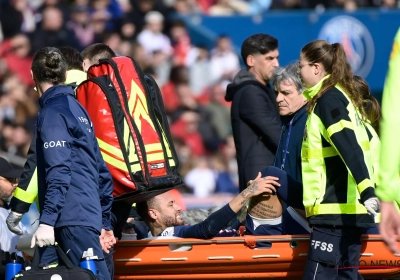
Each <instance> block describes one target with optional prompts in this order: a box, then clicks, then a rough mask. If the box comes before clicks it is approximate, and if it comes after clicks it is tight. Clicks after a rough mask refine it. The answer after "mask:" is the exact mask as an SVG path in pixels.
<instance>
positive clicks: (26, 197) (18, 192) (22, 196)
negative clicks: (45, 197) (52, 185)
mask: <svg viewBox="0 0 400 280" xmlns="http://www.w3.org/2000/svg"><path fill="white" fill-rule="evenodd" d="M32 178H33V177H32ZM36 196H37V188H36V193H30V192H28V191H25V190H23V189H20V188H19V187H17V188H16V189H15V191H14V197H15V198H18V199H19V200H21V201H23V202H25V203H29V204H32V203H33V202H34V201H35V198H36Z"/></svg>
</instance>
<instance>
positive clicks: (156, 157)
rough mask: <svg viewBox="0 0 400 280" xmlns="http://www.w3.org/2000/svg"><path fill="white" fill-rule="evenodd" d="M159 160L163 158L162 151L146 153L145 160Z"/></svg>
mask: <svg viewBox="0 0 400 280" xmlns="http://www.w3.org/2000/svg"><path fill="white" fill-rule="evenodd" d="M160 160H164V153H162V152H161V153H154V154H148V155H147V161H148V162H151V161H160Z"/></svg>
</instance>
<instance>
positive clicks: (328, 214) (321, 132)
mask: <svg viewBox="0 0 400 280" xmlns="http://www.w3.org/2000/svg"><path fill="white" fill-rule="evenodd" d="M298 67H299V73H300V76H301V78H302V80H303V84H304V86H305V87H306V88H307V89H306V90H305V91H304V92H303V94H304V96H305V97H306V98H307V99H308V100H309V103H308V105H307V111H308V114H309V116H308V119H307V122H306V129H305V131H304V136H303V144H302V151H301V158H302V178H303V204H304V207H305V211H306V216H307V218H308V220H309V223H310V226H312V228H313V232H312V233H311V237H310V247H309V250H308V259H307V264H306V267H305V271H304V274H303V279H362V277H361V275H360V274H359V273H358V269H357V268H352V267H347V268H346V267H342V266H341V265H340V264H341V263H342V264H350V265H349V266H353V267H354V266H357V265H358V263H359V258H360V249H361V234H362V229H363V228H370V227H374V226H375V223H374V215H375V214H376V211H378V210H379V200H378V198H377V197H376V196H375V192H374V183H373V177H372V176H373V167H372V158H371V155H370V149H369V139H368V134H367V130H366V127H365V124H364V121H366V119H367V117H366V116H365V113H364V110H363V107H362V98H361V96H360V95H359V94H358V92H357V90H356V89H355V85H354V81H353V72H352V70H351V66H350V64H349V63H348V61H347V59H346V54H345V52H344V50H343V47H342V45H341V44H339V43H335V44H330V43H328V42H327V41H324V40H316V41H313V42H311V43H309V44H307V45H306V46H304V47H303V49H302V50H301V54H300V61H299V65H298Z"/></svg>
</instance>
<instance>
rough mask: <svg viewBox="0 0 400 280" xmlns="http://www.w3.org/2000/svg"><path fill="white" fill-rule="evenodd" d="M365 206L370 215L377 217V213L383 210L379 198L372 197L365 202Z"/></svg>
mask: <svg viewBox="0 0 400 280" xmlns="http://www.w3.org/2000/svg"><path fill="white" fill-rule="evenodd" d="M364 206H365V208H367V211H368V213H370V214H372V215H374V216H376V215H377V213H376V212H379V209H380V208H381V202H380V201H379V198H377V197H371V198H368V199H367V200H366V201H365V202H364Z"/></svg>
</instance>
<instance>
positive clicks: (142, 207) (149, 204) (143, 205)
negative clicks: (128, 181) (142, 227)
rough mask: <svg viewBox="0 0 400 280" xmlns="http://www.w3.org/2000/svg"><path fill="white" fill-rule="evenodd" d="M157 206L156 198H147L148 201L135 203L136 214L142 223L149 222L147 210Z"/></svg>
mask: <svg viewBox="0 0 400 280" xmlns="http://www.w3.org/2000/svg"><path fill="white" fill-rule="evenodd" d="M156 205H157V196H155V197H152V198H149V199H148V200H145V201H141V202H137V203H136V212H137V213H138V215H139V216H140V218H142V220H143V221H148V220H149V218H150V217H149V213H148V212H149V209H150V208H154V207H155V206H156Z"/></svg>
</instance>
